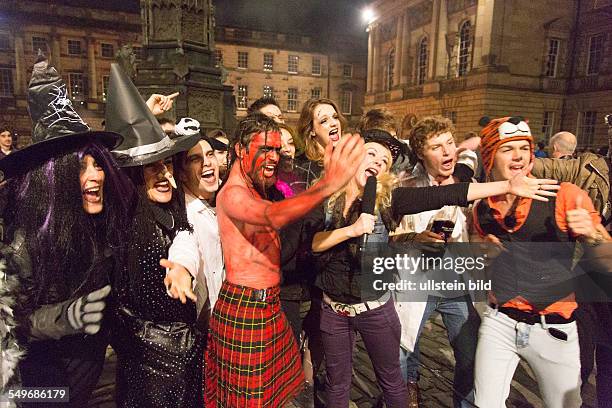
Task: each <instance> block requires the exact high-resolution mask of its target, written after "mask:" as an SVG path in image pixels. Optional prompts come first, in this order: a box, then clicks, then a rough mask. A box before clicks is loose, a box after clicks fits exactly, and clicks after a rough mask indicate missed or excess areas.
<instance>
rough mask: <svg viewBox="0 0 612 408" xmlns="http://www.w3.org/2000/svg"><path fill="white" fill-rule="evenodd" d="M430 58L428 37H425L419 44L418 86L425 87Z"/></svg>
mask: <svg viewBox="0 0 612 408" xmlns="http://www.w3.org/2000/svg"><path fill="white" fill-rule="evenodd" d="M428 58H429V50H428V44H427V37H423V39H422V40H421V42H420V43H419V49H418V54H417V85H423V84H424V83H425V80H426V79H427V59H428Z"/></svg>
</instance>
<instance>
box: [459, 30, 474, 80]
mask: <svg viewBox="0 0 612 408" xmlns="http://www.w3.org/2000/svg"><path fill="white" fill-rule="evenodd" d="M471 35H472V24H471V23H470V21H469V20H468V21H466V22H464V23H463V24H461V28H460V29H459V53H458V54H457V56H458V63H457V76H464V75H465V74H467V73H468V71H469V66H470V49H471V48H472V37H471Z"/></svg>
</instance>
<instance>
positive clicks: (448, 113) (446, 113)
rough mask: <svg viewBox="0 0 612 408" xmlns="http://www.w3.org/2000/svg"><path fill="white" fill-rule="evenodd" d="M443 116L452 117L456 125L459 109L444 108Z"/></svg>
mask: <svg viewBox="0 0 612 408" xmlns="http://www.w3.org/2000/svg"><path fill="white" fill-rule="evenodd" d="M442 116H444V117H445V118H447V119H450V120H451V122H453V124H454V125H456V124H457V111H450V110H444V111H442Z"/></svg>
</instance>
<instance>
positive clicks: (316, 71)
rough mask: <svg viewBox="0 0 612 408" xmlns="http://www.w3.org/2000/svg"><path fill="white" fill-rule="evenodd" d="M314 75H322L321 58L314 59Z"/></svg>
mask: <svg viewBox="0 0 612 408" xmlns="http://www.w3.org/2000/svg"><path fill="white" fill-rule="evenodd" d="M311 72H312V75H321V57H312V71H311Z"/></svg>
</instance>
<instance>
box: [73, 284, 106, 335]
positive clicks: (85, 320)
mask: <svg viewBox="0 0 612 408" xmlns="http://www.w3.org/2000/svg"><path fill="white" fill-rule="evenodd" d="M110 291H111V287H110V285H106V286H104V287H103V288H101V289H98V290H95V291H93V292H91V293H89V294H88V295H85V296H82V297H80V298H78V299H77V300H75V301H74V302H72V303H71V304H70V306H68V310H67V311H66V315H67V316H66V317H67V318H68V323H70V327H72V328H73V329H74V330H76V331H78V332H83V333H85V334H96V333H97V332H99V331H100V328H101V327H102V318H103V317H104V314H103V313H102V312H103V311H104V308H105V307H106V302H105V301H104V299H106V297H107V296H108V295H109V293H110Z"/></svg>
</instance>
